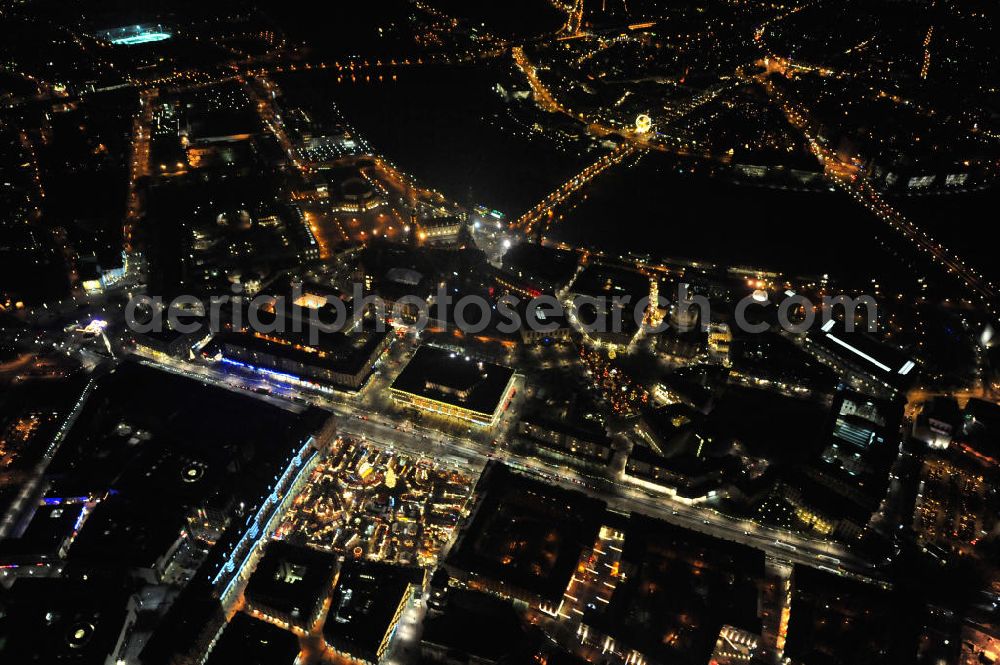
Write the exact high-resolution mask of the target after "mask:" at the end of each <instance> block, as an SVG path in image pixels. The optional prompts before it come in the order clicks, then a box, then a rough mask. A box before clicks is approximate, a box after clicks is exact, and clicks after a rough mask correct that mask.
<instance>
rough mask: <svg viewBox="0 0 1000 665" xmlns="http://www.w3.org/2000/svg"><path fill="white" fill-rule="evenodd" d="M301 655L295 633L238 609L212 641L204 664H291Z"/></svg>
mask: <svg viewBox="0 0 1000 665" xmlns="http://www.w3.org/2000/svg"><path fill="white" fill-rule="evenodd" d="M298 655H299V638H297V637H296V636H295V635H293V634H292V633H290V632H288V631H287V630H282V629H281V628H278V627H277V626H274V625H271V624H269V623H266V622H264V621H260V620H258V619H254V618H253V617H250V616H247V615H246V614H243V613H242V612H237V613H236V615H235V616H233V620H232V621H230V622H229V623H228V624H227V625H226V627H225V628H224V629H223V631H222V634H221V635H220V636H219V638H218V639H217V640H216V642H215V644H213V646H212V650H211V651H210V652H209V655H208V660H206V661H205V665H233V664H234V663H240V664H241V665H292V664H293V663H295V659H296V658H298Z"/></svg>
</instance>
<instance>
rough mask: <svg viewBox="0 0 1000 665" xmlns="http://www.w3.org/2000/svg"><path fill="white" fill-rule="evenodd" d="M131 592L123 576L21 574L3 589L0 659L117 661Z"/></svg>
mask: <svg viewBox="0 0 1000 665" xmlns="http://www.w3.org/2000/svg"><path fill="white" fill-rule="evenodd" d="M88 578H89V579H88ZM128 596H129V588H128V585H127V584H126V582H125V580H124V579H123V578H115V577H104V576H103V575H101V576H98V575H83V576H82V579H79V576H78V578H77V579H68V578H62V579H56V578H49V579H30V578H23V579H18V580H17V581H16V582H15V583H14V585H13V587H11V588H10V589H9V590H7V589H5V590H4V592H3V594H0V663H4V664H5V665H6V664H8V663H9V664H10V665H15V664H16V665H53V664H55V663H65V664H66V665H90V664H91V663H94V664H101V665H104V664H105V663H114V662H116V660H117V659H118V656H119V647H120V646H121V643H122V637H123V633H125V632H126V627H127V626H126V617H127V602H128ZM118 662H122V661H118Z"/></svg>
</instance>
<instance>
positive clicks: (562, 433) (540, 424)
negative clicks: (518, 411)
mask: <svg viewBox="0 0 1000 665" xmlns="http://www.w3.org/2000/svg"><path fill="white" fill-rule="evenodd" d="M517 435H518V439H519V440H520V441H521V442H523V443H524V444H527V446H528V447H529V448H530V449H533V450H534V451H535V452H537V453H539V454H541V455H544V456H547V457H552V458H555V459H558V460H560V461H565V460H570V461H573V462H584V463H586V464H592V465H597V466H599V467H606V466H607V465H608V464H610V463H611V457H612V455H613V454H614V449H613V448H612V446H611V439H610V438H609V437H608V435H607V434H606V433H605V431H604V428H602V427H600V426H597V425H593V426H587V424H586V423H570V422H567V421H565V420H562V419H556V418H546V417H543V416H541V415H539V414H535V415H530V416H528V417H526V418H524V419H522V420H521V422H519V423H518V424H517Z"/></svg>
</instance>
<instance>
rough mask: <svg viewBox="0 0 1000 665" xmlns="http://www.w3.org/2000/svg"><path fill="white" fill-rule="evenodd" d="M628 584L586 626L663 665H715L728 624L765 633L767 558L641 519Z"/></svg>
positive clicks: (626, 564)
mask: <svg viewBox="0 0 1000 665" xmlns="http://www.w3.org/2000/svg"><path fill="white" fill-rule="evenodd" d="M620 571H621V576H622V578H623V579H621V580H620V581H619V582H618V584H617V587H616V589H615V591H614V594H613V595H612V597H611V601H610V603H608V604H606V605H604V604H599V605H600V606H598V607H595V608H594V609H592V610H589V611H588V612H587V614H586V615H585V616H584V619H583V621H584V623H585V624H586V625H588V626H590V627H591V628H594V629H597V630H599V631H600V632H601V633H602V634H605V635H610V636H611V637H613V638H614V639H615V641H616V643H617V644H618V646H619V647H622V646H625V647H627V648H632V649H636V650H638V651H640V652H641V653H643V654H644V655H645V656H646V657H647V658H648V659H651V660H654V661H657V662H669V663H685V664H686V663H690V664H691V665H695V664H697V665H703V664H704V663H707V662H708V660H709V657H710V656H711V654H712V650H713V649H714V647H715V641H716V638H717V637H718V635H719V630H720V629H721V628H722V626H723V625H726V624H728V625H732V626H736V627H738V628H742V629H744V630H748V631H750V632H755V633H759V632H760V620H759V619H758V617H757V605H758V584H759V583H760V581H761V580H762V579H763V575H764V553H763V552H761V551H759V550H755V549H752V548H750V547H746V546H744V545H738V544H735V543H731V542H728V541H724V540H719V539H716V538H713V537H711V536H708V535H705V534H701V533H697V532H694V531H688V530H685V529H681V528H678V527H675V526H673V525H671V524H668V523H666V522H660V521H657V520H653V519H651V518H648V517H644V516H640V515H635V514H633V515H632V517H631V519H630V520H629V525H628V528H627V530H626V535H625V544H624V547H623V548H622V558H621V563H620Z"/></svg>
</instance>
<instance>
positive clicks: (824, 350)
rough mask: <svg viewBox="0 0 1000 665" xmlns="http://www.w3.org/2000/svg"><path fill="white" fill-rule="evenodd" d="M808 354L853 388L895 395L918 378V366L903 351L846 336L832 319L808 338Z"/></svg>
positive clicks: (862, 336)
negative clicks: (830, 368) (831, 369)
mask: <svg viewBox="0 0 1000 665" xmlns="http://www.w3.org/2000/svg"><path fill="white" fill-rule="evenodd" d="M805 348H806V350H807V351H809V352H810V353H812V354H813V355H814V356H815V357H816V358H817V359H819V360H820V362H822V363H824V364H826V365H828V366H830V367H832V368H833V370H834V371H836V372H837V373H838V374H840V375H841V376H842V377H843V378H845V379H846V380H847V381H849V382H850V383H851V384H852V385H853V387H855V388H857V389H859V390H864V391H866V392H875V393H878V394H887V395H896V394H899V393H901V392H905V391H906V389H907V388H908V387H909V386H910V385H912V384H913V382H914V381H915V380H916V378H917V374H918V371H917V364H916V362H914V361H913V360H911V359H909V358H907V357H906V355H905V354H903V353H902V352H901V351H899V350H897V349H894V348H892V347H891V346H889V345H887V344H883V343H881V342H879V341H878V340H876V339H874V338H873V337H871V336H869V335H867V334H865V333H862V332H857V331H855V332H847V331H846V329H845V328H844V325H843V324H841V323H839V322H837V321H835V320H833V319H831V320H830V321H827V322H826V323H825V324H823V326H822V328H820V329H818V330H815V331H813V332H811V333H809V335H808V336H807V337H806V347H805Z"/></svg>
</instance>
